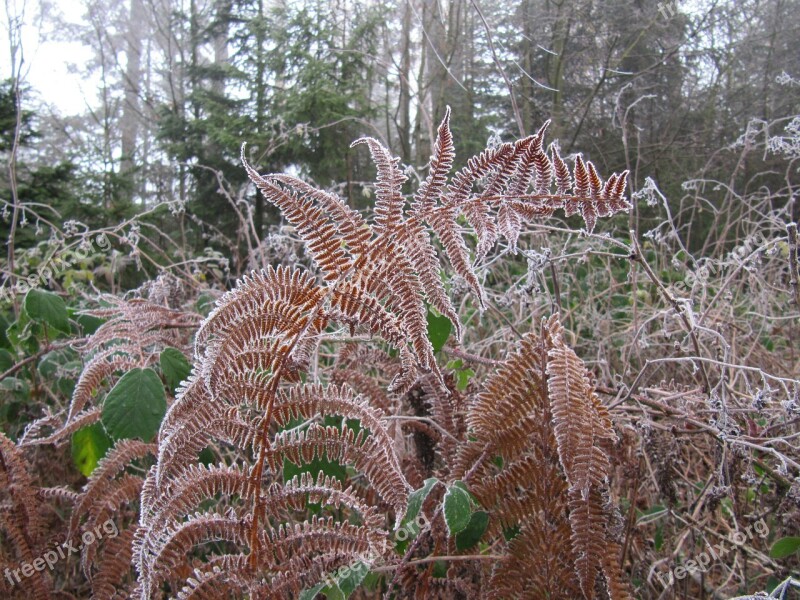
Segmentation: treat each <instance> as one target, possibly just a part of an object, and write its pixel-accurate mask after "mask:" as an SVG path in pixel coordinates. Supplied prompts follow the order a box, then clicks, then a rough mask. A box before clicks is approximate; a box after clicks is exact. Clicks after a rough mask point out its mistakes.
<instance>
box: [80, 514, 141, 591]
mask: <svg viewBox="0 0 800 600" xmlns="http://www.w3.org/2000/svg"><path fill="white" fill-rule="evenodd" d="M135 533H136V528H135V527H131V528H128V529H125V530H123V531H120V532H119V533H118V534H117V535H116V536H114V537H113V538H111V539H109V540H108V541H107V542H105V544H104V547H103V557H102V559H101V560H100V561H99V564H98V568H97V573H96V574H94V575H93V576H92V578H91V582H92V598H93V599H95V600H112V599H114V598H117V597H119V595H120V591H121V588H122V583H123V581H124V580H125V578H126V577H127V576H128V575H129V573H130V571H131V557H132V554H133V553H132V543H133V538H134V534H135ZM89 546H93V544H89Z"/></svg>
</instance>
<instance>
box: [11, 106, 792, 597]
mask: <svg viewBox="0 0 800 600" xmlns="http://www.w3.org/2000/svg"><path fill="white" fill-rule="evenodd" d="M546 128H547V125H545V126H544V127H542V129H541V130H540V131H539V132H537V133H536V134H535V135H532V136H529V137H527V138H524V139H521V140H517V141H515V142H513V143H505V144H500V145H496V146H492V147H490V148H487V149H486V150H485V151H484V152H482V153H481V154H479V155H477V156H475V157H473V158H471V159H470V160H469V161H468V163H467V166H466V167H464V168H463V169H461V170H460V171H458V172H456V173H455V174H454V175H453V174H451V170H452V165H453V158H454V153H453V140H452V137H451V133H450V128H449V113H448V115H446V116H445V118H444V120H443V121H442V123H441V125H440V127H439V129H438V136H437V139H436V144H435V148H434V153H433V156H432V157H431V162H430V168H429V173H428V175H427V177H426V178H425V179H424V180H423V181H422V183H421V184H420V185H419V186H418V188H417V189H416V191H415V192H414V193H413V194H406V193H405V191H406V189H407V186H408V182H407V176H406V172H405V171H404V170H403V169H402V168H401V165H400V164H399V159H397V158H394V157H393V156H392V155H391V154H390V153H389V151H388V150H387V149H386V148H384V147H383V146H382V145H381V144H380V143H379V142H378V141H376V140H374V139H370V138H366V139H363V140H359V141H358V142H357V144H362V145H364V146H366V149H367V150H368V151H369V152H370V154H371V156H372V159H373V161H374V163H375V165H376V169H377V183H376V184H375V187H374V195H375V205H374V210H373V211H372V214H371V215H363V214H361V213H359V212H357V211H355V210H353V209H352V208H350V207H349V206H348V205H347V204H345V203H344V201H343V200H342V199H341V198H339V197H338V196H336V195H335V194H333V193H330V192H327V191H325V190H321V189H318V188H316V187H314V186H312V185H310V184H308V183H306V182H304V181H303V180H301V179H299V178H297V177H294V176H290V175H286V174H269V175H262V174H259V173H258V171H257V170H256V169H255V168H254V167H253V166H251V165H250V164H249V163H248V162H247V161H246V160H244V151H243V163H244V168H245V169H246V170H247V173H248V175H249V176H250V179H251V180H252V182H253V183H254V184H255V185H256V187H257V188H258V189H259V190H260V193H262V194H263V195H264V197H265V198H266V199H267V200H268V201H269V202H270V203H272V204H273V205H274V206H275V207H277V209H279V210H280V212H281V214H282V217H283V219H284V220H285V225H284V226H282V227H280V228H276V229H275V230H274V231H273V232H272V233H271V234H270V236H269V237H268V238H267V239H265V240H264V241H262V242H260V243H258V244H256V245H255V246H253V247H249V248H248V252H247V256H246V257H245V258H242V257H237V260H236V261H235V263H236V264H248V263H249V264H250V265H251V267H253V270H252V271H251V272H250V273H249V274H246V275H244V276H243V277H241V278H240V279H239V280H238V281H237V282H236V285H235V286H234V287H233V288H232V289H230V290H229V291H225V290H224V289H223V288H222V287H221V286H220V285H218V284H216V283H214V282H213V281H214V279H215V278H218V277H220V276H221V275H222V273H221V272H220V270H219V269H218V268H217V267H216V266H214V265H216V264H217V263H220V264H221V261H220V258H219V257H218V256H215V255H211V254H209V255H208V256H206V257H203V258H200V259H196V261H195V262H194V267H193V268H189V267H187V265H188V264H189V263H187V262H186V261H180V262H179V263H177V264H176V266H175V268H173V269H165V271H164V273H163V274H162V275H160V276H159V277H158V278H156V279H155V280H153V281H152V282H148V283H146V284H145V285H143V286H141V287H140V288H138V289H137V290H135V291H134V292H131V293H128V294H122V293H119V294H102V295H101V294H97V293H92V291H91V288H86V290H85V291H86V293H84V294H77V293H73V294H68V295H67V297H68V298H69V299H71V304H70V306H67V303H65V301H64V300H63V298H62V296H59V295H57V294H55V293H52V292H49V291H45V290H44V289H41V287H42V286H38V287H37V286H31V288H32V289H30V290H29V291H27V293H26V294H25V295H24V297H20V298H14V304H13V308H14V309H15V311H16V312H15V313H14V314H13V315H11V316H12V318H11V319H9V321H10V322H9V324H8V326H7V327H6V328H5V333H4V336H3V339H2V343H3V346H4V349H3V350H0V359H1V360H2V366H0V372H2V380H0V386H2V393H3V395H4V404H3V409H2V414H0V419H1V420H2V423H3V430H4V433H2V434H0V481H2V487H0V508H1V509H2V510H0V542H1V543H2V545H1V546H0V571H2V572H3V574H4V577H3V580H2V585H3V586H4V587H3V588H2V595H3V597H9V598H17V597H19V598H22V597H26V598H29V597H36V598H51V597H59V596H63V597H87V596H92V597H96V598H115V597H136V598H162V597H177V598H229V597H232V598H241V597H249V598H306V599H311V598H314V597H317V596H318V595H319V596H320V597H321V595H324V596H326V597H328V598H341V597H345V598H346V597H354V598H379V597H383V598H587V599H591V598H612V599H617V598H633V597H637V598H667V597H675V598H716V597H730V596H733V595H736V594H746V593H755V592H756V591H758V590H765V589H766V590H770V591H772V590H777V592H776V593H784V592H785V593H791V592H789V589H790V588H791V586H792V585H793V581H792V580H791V578H790V576H791V575H792V573H793V572H795V573H796V569H797V567H798V564H799V563H798V554H797V549H798V547H800V538H798V536H800V532H798V523H800V519H798V509H799V508H800V479H798V476H800V464H798V460H800V458H799V457H798V451H797V440H798V436H800V428H798V423H800V406H799V405H800V382H799V381H798V379H797V373H798V367H799V366H800V360H799V357H798V355H797V350H796V342H794V340H796V339H798V337H799V336H800V331H799V330H798V329H799V327H798V325H800V322H799V321H798V301H799V300H800V284H798V259H797V239H796V225H795V224H793V223H792V218H791V217H792V215H791V211H792V210H793V206H794V199H793V198H794V194H795V193H796V191H795V187H794V186H793V184H792V183H791V182H792V181H793V176H794V171H793V169H794V170H796V167H795V166H793V163H792V162H791V161H792V157H790V156H787V157H786V158H787V161H788V163H787V164H788V166H787V167H786V169H787V170H786V178H785V180H786V182H787V184H786V187H785V188H783V189H780V190H772V191H770V192H768V193H767V192H765V191H764V190H763V188H760V187H758V188H756V189H755V190H745V191H744V192H736V191H735V187H734V185H733V182H729V183H727V184H719V182H716V183H715V182H712V181H709V180H706V179H702V178H700V179H697V180H694V181H690V182H687V184H686V185H685V186H684V187H685V190H686V193H687V195H686V197H685V198H684V199H682V200H681V201H680V202H678V203H668V202H667V201H666V199H665V198H663V197H662V196H661V195H660V192H659V190H658V187H657V186H656V184H655V183H654V182H652V181H650V180H647V183H646V185H644V186H643V187H642V188H641V189H639V190H635V192H634V194H633V195H632V198H631V199H630V200H629V199H628V198H627V196H626V193H625V190H626V185H627V180H628V173H627V172H623V173H621V174H612V175H610V176H609V177H608V179H606V180H603V179H602V178H601V177H600V175H599V174H598V173H597V170H596V169H595V167H594V165H593V164H592V163H591V162H588V161H584V160H583V158H582V157H581V156H580V155H577V156H574V157H568V158H567V159H565V158H562V157H561V156H560V154H559V151H558V145H557V144H551V145H549V146H547V145H546V144H545V138H544V136H545V130H546ZM766 131H768V128H766V127H765V128H764V130H763V135H762V137H761V138H759V136H758V133H751V134H750V137H749V138H747V139H746V140H745V142H746V143H743V144H742V145H741V146H737V147H735V148H732V149H731V150H730V151H732V152H733V151H737V152H741V153H742V156H743V157H744V156H746V155H747V154H748V153H753V152H757V151H758V149H759V148H767V147H769V148H771V149H772V151H775V152H780V151H781V147H778V146H777V145H776V143H775V141H774V139H772V138H770V137H769V136H768V135H767V133H766ZM568 162H569V163H571V167H570V166H568ZM717 184H719V189H722V190H724V193H723V195H722V196H721V197H720V196H719V195H717V196H714V193H715V192H716V191H718V190H715V189H714V187H715V185H717ZM231 203H232V207H233V208H234V209H235V210H236V212H237V214H238V216H239V217H240V218H241V220H242V222H243V227H245V228H246V225H247V218H248V217H247V216H246V214H247V213H246V211H245V210H244V208H243V207H242V206H239V205H237V203H236V202H235V201H234V200H233V198H232V197H231ZM737 203H738V204H737ZM676 206H677V207H678V210H677V211H675V207H676ZM698 207H700V208H698ZM742 207H746V209H743V208H742ZM701 209H702V210H710V211H712V213H713V214H714V219H715V227H714V228H713V231H714V232H716V233H715V234H714V235H711V234H708V235H707V236H706V237H705V239H704V240H703V241H702V242H701V243H698V242H697V239H696V235H697V234H696V232H695V231H694V230H693V229H692V218H693V215H694V214H695V212H696V211H697V210H701ZM672 211H675V212H674V214H673V212H672ZM731 215H735V218H733V219H732V218H731ZM581 224H582V227H583V228H582V229H579V227H580V226H581ZM645 224H647V226H648V227H649V229H645V227H644V225H645ZM125 227H128V229H127V231H128V233H130V232H131V231H135V232H138V231H139V229H138V226H136V225H135V224H134V226H133V227H131V224H130V223H129V224H127V225H126V226H124V227H123V228H122V229H120V228H117V229H115V230H112V231H109V232H108V233H109V234H111V239H113V240H116V242H117V244H118V245H120V244H128V245H130V244H131V239H132V238H131V236H130V235H128V234H126V235H122V233H121V232H122V231H124V230H125ZM596 228H601V229H603V231H602V232H596V231H595V229H596ZM96 233H97V232H86V231H84V232H82V234H81V235H82V236H83V238H82V239H83V241H84V242H91V239H92V236H93V235H95V234H96ZM98 239H99V238H98ZM692 240H694V241H692ZM135 245H136V247H137V248H138V247H139V245H138V240H137V242H136V244H135ZM142 245H143V246H146V244H142ZM46 252H47V251H45V253H46ZM135 259H136V260H137V261H141V260H143V255H142V253H141V252H137V253H136V256H135ZM443 259H446V262H447V268H445V267H444V266H443ZM38 260H39V259H37V260H30V261H29V262H28V263H25V262H22V263H21V264H23V265H24V264H30V265H32V266H31V268H35V267H36V265H37V264H38ZM91 260H98V259H97V258H96V257H95V258H92V259H91ZM144 260H149V256H148V255H147V253H146V252H145V253H144ZM203 270H205V272H206V273H208V275H209V276H208V277H205V276H203V277H201V276H200V274H201V273H202V272H203ZM77 272H79V271H77ZM48 280H50V282H51V284H53V285H55V286H59V287H62V289H63V287H64V286H65V285H66V284H65V283H64V281H63V280H58V281H52V278H48ZM204 280H205V283H203V281H204ZM70 281H71V280H70ZM72 299H75V300H74V302H72ZM20 301H21V302H20ZM72 554H74V555H75V556H71V555H72ZM781 582H783V583H782V584H781ZM779 584H780V586H779ZM781 586H782V587H781ZM786 597H789V596H788V595H787V596H786Z"/></svg>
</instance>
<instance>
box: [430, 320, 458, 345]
mask: <svg viewBox="0 0 800 600" xmlns="http://www.w3.org/2000/svg"><path fill="white" fill-rule="evenodd" d="M452 329H453V324H452V323H451V322H450V319H448V318H447V317H444V316H442V315H434V314H433V313H432V312H430V311H428V339H429V340H430V341H431V344H432V345H433V351H434V352H439V350H441V349H442V348H444V345H445V343H446V342H447V338H449V337H450V332H451V331H452Z"/></svg>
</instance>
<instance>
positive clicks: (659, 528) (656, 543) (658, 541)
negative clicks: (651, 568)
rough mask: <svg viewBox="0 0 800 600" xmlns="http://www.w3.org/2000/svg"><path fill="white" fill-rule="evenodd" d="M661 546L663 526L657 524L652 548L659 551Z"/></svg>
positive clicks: (662, 542) (662, 543)
mask: <svg viewBox="0 0 800 600" xmlns="http://www.w3.org/2000/svg"><path fill="white" fill-rule="evenodd" d="M663 545H664V524H663V523H659V524H658V525H657V526H656V535H655V537H654V538H653V548H655V549H656V551H659V550H661V547H662V546H663Z"/></svg>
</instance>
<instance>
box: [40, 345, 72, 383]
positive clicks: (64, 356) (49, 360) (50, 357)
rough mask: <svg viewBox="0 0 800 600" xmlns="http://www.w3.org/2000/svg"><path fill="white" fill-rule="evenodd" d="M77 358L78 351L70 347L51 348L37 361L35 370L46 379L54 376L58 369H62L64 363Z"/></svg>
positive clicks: (66, 363)
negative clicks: (37, 364)
mask: <svg viewBox="0 0 800 600" xmlns="http://www.w3.org/2000/svg"><path fill="white" fill-rule="evenodd" d="M77 358H79V356H78V353H77V352H75V350H73V349H72V348H62V349H60V350H52V351H50V352H48V353H47V354H45V355H44V356H43V357H42V360H40V361H39V366H38V367H37V370H38V371H39V375H41V376H42V377H44V378H46V379H50V378H51V377H53V376H55V375H56V373H57V372H58V371H59V369H62V370H63V369H64V367H65V365H68V364H70V362H72V361H74V360H75V359H77Z"/></svg>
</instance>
